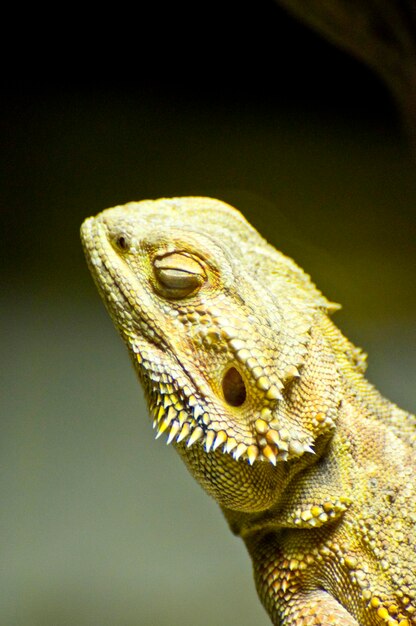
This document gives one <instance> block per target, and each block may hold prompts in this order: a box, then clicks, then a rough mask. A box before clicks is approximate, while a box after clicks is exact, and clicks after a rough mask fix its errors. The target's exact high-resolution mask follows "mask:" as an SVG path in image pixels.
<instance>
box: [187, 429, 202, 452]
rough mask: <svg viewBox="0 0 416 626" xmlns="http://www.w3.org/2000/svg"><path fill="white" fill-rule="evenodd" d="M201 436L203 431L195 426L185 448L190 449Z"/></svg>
mask: <svg viewBox="0 0 416 626" xmlns="http://www.w3.org/2000/svg"><path fill="white" fill-rule="evenodd" d="M203 435H204V431H203V430H202V428H200V427H199V426H197V427H196V428H195V430H194V431H193V433H192V435H191V436H190V437H189V440H188V446H187V447H188V448H190V447H191V446H192V445H193V444H194V443H195V442H197V441H198V439H201V437H203Z"/></svg>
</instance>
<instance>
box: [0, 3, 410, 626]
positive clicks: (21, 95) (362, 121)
mask: <svg viewBox="0 0 416 626" xmlns="http://www.w3.org/2000/svg"><path fill="white" fill-rule="evenodd" d="M214 8H216V10H219V8H220V4H217V5H215V3H214ZM253 11H254V13H253V14H252V13H251V12H249V11H247V12H246V13H244V15H243V16H242V18H241V19H242V22H241V25H239V26H238V27H237V26H236V22H235V15H234V14H233V15H231V17H230V16H227V17H225V16H224V15H222V16H221V19H220V18H219V16H218V15H217V14H214V15H211V16H209V15H207V16H206V24H205V26H203V23H201V22H198V29H196V31H194V32H192V33H191V34H189V32H188V30H187V28H185V27H184V26H180V23H181V18H182V17H183V15H182V14H179V16H178V15H176V14H174V13H172V15H170V16H165V19H166V20H167V21H169V19H170V18H171V19H172V24H173V26H174V27H175V28H174V36H171V37H170V38H168V39H166V38H165V39H163V38H162V41H163V42H164V43H163V46H162V53H163V54H164V55H165V57H164V61H163V64H162V65H163V72H162V73H160V71H159V70H160V67H159V66H157V64H156V62H155V61H154V59H153V53H152V51H150V52H149V49H148V48H147V51H144V49H137V48H135V46H133V45H132V44H131V43H130V45H129V46H128V48H127V49H125V48H123V47H122V45H121V44H122V43H123V41H124V40H125V39H124V38H125V37H127V36H128V35H129V34H130V31H129V30H128V31H127V34H126V35H123V37H121V36H120V35H118V37H115V38H114V39H111V38H110V39H109V41H110V43H109V44H108V46H107V47H100V45H98V44H100V43H101V40H99V38H98V35H97V34H96V31H94V32H95V37H94V38H93V40H92V41H90V39H89V32H91V31H89V30H88V28H87V27H85V30H83V29H82V28H81V26H79V24H78V22H76V24H78V30H75V39H73V40H72V45H71V51H72V52H71V54H69V53H68V57H66V56H65V55H64V54H63V49H64V48H65V42H64V43H62V46H61V47H59V46H58V48H56V44H57V42H58V40H59V37H58V36H57V35H55V39H53V41H52V44H51V45H50V46H49V47H48V49H47V50H46V51H45V54H44V56H43V55H42V51H39V49H37V48H36V47H34V48H33V49H30V47H28V49H27V58H26V61H25V63H26V65H25V67H24V68H23V70H24V71H23V70H22V71H20V72H17V73H15V72H11V74H10V76H9V82H8V83H7V84H6V85H5V89H4V94H3V95H4V97H3V99H2V103H1V131H2V146H3V148H4V155H3V159H2V162H3V168H2V196H3V197H2V200H1V214H2V218H4V226H3V229H2V235H3V236H2V239H3V241H2V251H3V255H2V256H3V271H2V290H1V296H0V297H1V316H2V320H1V332H2V400H1V423H0V426H1V440H0V441H1V472H0V489H1V511H0V537H1V552H2V555H1V567H0V578H1V580H0V589H1V591H0V615H1V618H0V622H1V624H5V626H137V625H140V626H141V625H156V626H159V625H160V626H167V625H170V626H171V625H172V624H178V625H181V626H187V625H189V626H190V625H191V624H192V625H193V626H196V625H198V626H204V625H213V624H227V625H229V626H231V625H232V624H236V625H237V624H238V626H253V624H256V625H258V626H260V625H263V624H264V625H266V624H268V623H269V620H268V618H267V616H266V614H265V612H264V610H263V609H262V607H261V605H260V604H259V602H258V600H257V597H256V593H255V590H254V585H253V583H252V577H251V566H250V562H249V559H248V556H247V555H246V553H245V550H244V546H243V544H242V542H241V541H240V540H238V539H237V538H234V537H233V536H232V535H231V534H230V533H229V531H228V529H227V527H226V524H225V522H224V520H223V518H222V515H221V513H220V511H219V510H218V509H217V506H216V504H215V503H214V502H213V501H211V500H210V499H209V498H208V497H207V496H205V494H204V493H203V492H202V491H201V490H200V488H199V487H198V486H197V485H196V484H195V483H194V482H193V480H192V478H191V477H190V476H189V475H188V474H187V472H186V470H185V468H184V467H183V466H182V464H181V462H180V460H179V458H177V457H176V455H175V452H174V450H173V449H172V448H171V447H166V446H165V444H164V441H163V439H159V440H158V441H156V442H155V441H154V440H153V431H152V429H151V426H150V422H149V420H148V418H147V412H146V408H145V406H144V403H143V398H142V394H141V390H140V388H139V386H138V384H137V382H136V380H135V376H134V373H133V370H132V368H131V365H130V362H129V360H128V356H127V352H126V350H125V348H124V347H123V345H122V344H121V342H120V340H119V338H118V336H117V334H116V333H115V331H114V330H113V328H112V325H111V322H110V320H109V318H108V317H107V314H106V312H105V310H104V308H103V306H102V305H101V302H100V301H99V298H98V295H97V294H96V292H95V289H94V286H93V283H92V280H91V279H90V277H89V275H88V271H87V268H86V265H85V262H84V259H83V257H82V251H81V247H80V243H79V234H78V232H79V226H80V223H81V221H82V220H83V219H84V218H85V217H87V216H89V215H91V214H94V213H96V212H98V211H100V210H102V209H104V208H106V207H108V206H112V205H114V204H119V203H124V202H127V201H129V200H133V199H135V200H139V199H143V198H148V197H150V198H156V197H160V196H171V195H190V194H193V195H196V194H197V195H211V196H216V197H219V198H222V199H224V200H226V201H228V202H230V203H232V204H234V205H235V206H237V207H238V208H240V210H242V211H243V212H244V214H245V215H246V217H247V218H248V219H249V221H250V222H252V223H253V224H254V225H255V226H256V227H257V228H258V229H259V230H260V232H261V233H262V234H263V235H264V236H266V237H267V239H268V240H269V241H270V242H271V243H273V244H274V245H276V246H277V247H279V248H280V249H282V250H283V251H284V252H286V253H287V254H289V255H291V256H293V257H294V258H295V259H296V260H297V261H298V262H299V263H300V264H301V265H302V266H303V267H304V268H305V269H306V270H307V271H308V272H309V273H310V274H311V275H312V276H313V278H314V280H315V281H316V282H317V284H318V286H319V287H320V288H321V289H322V290H323V291H324V293H325V294H326V295H327V296H328V297H330V298H331V299H333V300H335V301H339V302H341V303H342V304H343V305H344V308H343V310H342V311H341V312H340V313H338V314H337V317H336V319H337V321H338V322H339V324H340V326H341V328H342V329H343V330H344V331H345V332H346V334H347V335H348V336H349V337H350V338H351V339H352V340H354V341H355V342H356V343H357V344H358V345H361V346H362V347H364V348H365V349H366V350H367V351H368V352H369V353H370V359H369V363H370V366H369V377H370V379H371V380H372V381H373V382H374V383H376V384H377V385H378V386H379V387H380V389H381V390H382V391H383V393H384V394H385V395H387V396H388V397H390V398H391V399H393V400H394V401H396V402H398V403H399V404H400V405H402V406H404V407H405V408H407V409H409V410H412V409H414V408H415V406H416V386H415V371H416V362H415V350H414V346H415V339H416V332H415V318H416V313H415V311H416V290H415V281H416V263H415V252H416V249H415V235H416V229H415V201H416V183H415V165H414V163H412V161H411V159H410V157H409V155H408V151H407V148H406V142H405V140H404V138H403V136H402V135H401V134H400V131H399V125H398V122H397V120H396V118H395V113H394V107H393V105H392V103H391V100H390V98H389V95H388V94H387V92H386V91H385V90H384V88H383V86H382V85H380V84H379V83H378V81H377V79H376V78H375V77H374V76H372V75H371V73H370V72H368V71H367V70H366V69H365V68H362V67H360V66H359V65H358V64H356V63H355V62H354V61H353V60H350V59H348V57H345V56H344V55H343V54H342V53H340V52H338V51H335V50H333V49H332V48H331V47H330V46H329V45H326V44H325V43H322V42H321V41H320V40H319V38H318V37H315V36H314V35H313V34H311V33H309V31H306V29H303V27H302V26H300V25H297V24H296V23H295V22H294V21H292V20H291V19H289V18H288V17H287V16H286V15H285V14H283V13H281V12H280V10H278V9H276V8H275V7H274V6H273V7H272V5H271V3H268V2H260V3H257V4H256V8H255V9H253ZM116 15H117V24H116V27H115V32H119V31H118V30H117V26H119V25H122V26H123V28H128V22H129V19H128V15H127V16H123V15H120V14H119V13H117V14H116ZM237 15H238V14H237ZM110 17H112V16H109V18H108V21H109V22H110V21H111V20H110ZM150 17H151V18H152V19H155V18H156V9H155V15H151V16H150ZM240 17H241V16H240ZM224 20H225V23H224ZM253 21H254V24H253ZM150 22H151V23H147V22H146V20H145V21H144V24H141V27H140V28H138V35H137V39H135V40H134V41H135V42H136V41H138V40H139V39H140V37H139V35H140V34H143V32H145V31H146V28H149V29H150V28H151V27H152V24H153V27H154V23H153V22H152V20H150ZM74 24H75V20H74ZM218 24H219V26H218ZM107 27H108V28H109V24H107ZM216 28H217V30H216ZM251 28H252V29H254V30H255V34H256V37H255V40H254V41H253V39H250V37H248V34H249V32H250V29H251ZM175 29H176V30H175ZM178 29H179V30H178ZM167 30H168V29H167ZM123 32H124V31H123ZM154 32H156V33H159V31H158V30H157V31H154ZM164 32H165V31H164ZM169 32H171V31H169ZM274 33H275V36H274ZM78 35H80V40H81V52H82V54H81V53H79V55H78V56H77V57H76V59H75V60H74V57H73V56H71V55H73V53H74V52H73V51H74V49H75V50H76V49H77V46H74V41H76V42H77V43H79V39H77V37H78ZM155 37H156V35H155V36H154V37H153V36H152V37H150V36H148V39H146V41H150V40H152V41H153V42H154V41H155ZM186 37H188V39H187V38H186ZM189 38H190V40H189ZM230 38H231V39H230ZM156 40H157V37H156ZM178 41H182V47H181V48H180V53H178V51H177V47H178ZM184 41H185V43H184ZM207 43H210V45H211V48H209V46H207ZM95 44H97V45H98V52H97V50H95V49H94V45H95ZM226 44H227V45H226ZM48 45H49V44H48ZM160 45H161V44H160V41H159V42H158V46H159V48H158V49H159V51H160ZM265 46H266V47H265ZM207 47H208V48H209V50H208V52H207ZM109 48H110V49H109ZM114 48H115V49H116V52H114ZM213 48H215V50H216V55H214V56H213V55H212V49H213ZM33 51H35V57H36V58H35V60H33V58H32V54H33V53H34V52H33ZM56 51H58V57H59V62H60V66H59V67H60V70H59V72H60V73H59V76H58V77H57V76H56V75H55V72H54V71H52V70H51V69H50V70H49V71H46V70H45V63H44V62H43V61H45V59H47V58H50V57H53V56H54V54H55V52H56ZM144 52H146V54H144ZM295 53H296V54H295ZM36 55H37V56H36ZM191 57H192V58H193V59H194V60H196V63H197V67H198V70H197V71H196V70H195V69H193V68H192V67H188V66H187V65H186V63H187V62H188V60H189V58H191ZM114 59H116V61H115V60H114ZM38 61H42V62H39V63H38ZM110 61H111V63H110ZM39 68H41V70H42V71H40V70H39ZM123 68H124V72H123V71H122V69H123ZM39 72H40V73H39Z"/></svg>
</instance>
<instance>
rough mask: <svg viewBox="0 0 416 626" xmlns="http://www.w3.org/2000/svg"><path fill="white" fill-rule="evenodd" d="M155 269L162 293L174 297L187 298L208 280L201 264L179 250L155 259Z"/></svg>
mask: <svg viewBox="0 0 416 626" xmlns="http://www.w3.org/2000/svg"><path fill="white" fill-rule="evenodd" d="M153 269H154V273H155V276H156V279H157V281H158V283H159V286H160V288H161V291H162V293H164V295H168V296H170V297H173V298H185V297H186V296H188V295H190V294H191V293H193V292H194V291H196V290H197V289H199V288H200V287H201V286H202V284H203V282H204V281H205V280H206V274H205V271H204V268H203V267H202V266H201V264H200V263H198V261H196V260H195V259H193V258H191V257H189V256H186V255H185V254H180V253H178V252H174V253H172V254H167V255H166V256H164V257H160V258H157V259H155V261H154V264H153Z"/></svg>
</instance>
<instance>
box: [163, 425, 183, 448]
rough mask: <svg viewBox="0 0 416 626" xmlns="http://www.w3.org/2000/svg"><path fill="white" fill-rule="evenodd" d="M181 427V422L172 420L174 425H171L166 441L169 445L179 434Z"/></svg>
mask: <svg viewBox="0 0 416 626" xmlns="http://www.w3.org/2000/svg"><path fill="white" fill-rule="evenodd" d="M179 428H180V426H179V422H177V421H176V420H175V421H174V422H172V426H171V427H170V431H169V436H168V440H167V442H166V443H167V444H168V445H169V444H170V443H171V442H172V440H173V439H174V438H175V437H176V435H177V434H178V432H179Z"/></svg>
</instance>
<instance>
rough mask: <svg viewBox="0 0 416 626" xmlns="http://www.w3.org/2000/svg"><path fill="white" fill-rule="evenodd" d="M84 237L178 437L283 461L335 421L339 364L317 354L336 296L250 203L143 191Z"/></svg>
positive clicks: (160, 415) (164, 428) (138, 362)
mask: <svg viewBox="0 0 416 626" xmlns="http://www.w3.org/2000/svg"><path fill="white" fill-rule="evenodd" d="M82 241H83V245H84V249H85V252H86V256H87V260H88V263H89V266H90V269H91V272H92V274H93V277H94V280H95V282H96V284H97V287H98V289H99V291H100V294H101V296H102V298H103V300H104V302H105V304H106V306H107V308H108V311H109V313H110V315H111V317H112V318H113V321H114V323H115V326H116V327H117V329H118V331H119V333H120V334H121V336H122V338H123V339H124V341H125V342H126V344H127V346H128V348H129V350H130V353H131V355H132V358H133V361H134V364H135V367H136V369H137V371H138V374H139V377H140V380H141V382H142V385H143V387H144V390H145V394H146V397H147V401H148V405H149V409H150V413H151V415H152V418H153V423H154V426H155V428H156V429H157V433H158V434H161V433H163V432H166V433H167V436H168V442H171V441H173V442H177V443H180V442H183V444H186V445H187V446H192V445H193V444H195V443H196V442H199V445H202V446H204V448H205V450H206V451H207V452H210V451H211V450H216V449H220V450H222V451H223V452H224V453H226V454H231V455H232V456H233V457H234V459H240V458H241V459H244V460H248V462H249V463H251V464H253V463H254V462H255V461H256V460H258V461H268V462H271V463H272V464H276V463H277V462H278V461H286V460H288V459H289V460H290V459H292V458H297V457H300V456H302V455H303V454H304V453H305V452H312V447H313V445H314V443H315V441H316V439H317V437H318V436H319V435H321V434H323V433H325V432H327V431H328V430H329V429H331V428H332V427H333V423H334V422H333V418H334V412H335V410H336V407H335V406H334V391H333V389H330V383H329V381H331V380H333V372H332V371H331V368H332V367H333V363H332V362H330V360H328V359H327V358H326V357H325V358H322V359H321V366H320V367H321V369H320V370H319V371H316V363H317V360H316V359H314V360H313V361H312V360H308V354H309V353H310V346H311V345H312V344H313V349H314V350H315V353H317V354H318V357H319V351H320V350H321V352H322V354H324V353H325V354H326V352H325V346H323V345H320V338H319V337H318V338H316V337H314V327H315V326H316V324H315V323H314V320H315V319H316V316H319V315H321V316H324V315H325V314H326V313H327V312H328V311H329V310H330V309H331V306H332V305H331V303H329V302H328V301H327V300H326V299H325V298H324V297H323V296H322V294H321V293H320V292H319V291H318V290H317V289H316V287H315V286H314V285H313V284H312V282H311V281H310V279H309V277H308V276H307V275H306V274H305V273H304V272H303V271H302V270H301V269H300V268H299V267H298V266H297V265H296V264H295V263H294V262H293V261H292V260H291V259H289V258H288V257H286V256H284V255H283V254H281V253H280V252H277V251H276V250H275V249H274V248H272V247H271V246H269V245H268V244H267V243H266V242H265V240H264V239H262V238H261V236H260V235H259V234H258V233H257V231H256V230H255V229H254V228H253V227H251V226H250V224H249V223H248V222H247V221H246V220H245V219H244V218H243V216H242V215H241V214H240V213H239V212H238V211H237V210H236V209H233V208H232V207H230V206H228V205H226V204H224V203H223V202H220V201H218V200H213V199H210V198H192V197H189V198H174V199H161V200H156V201H143V202H138V203H135V202H132V203H129V204H126V205H124V206H118V207H114V208H112V209H107V210H106V211H103V212H102V213H100V214H99V215H98V216H96V217H92V218H89V219H87V220H86V221H85V222H84V224H83V226H82ZM318 362H319V358H318Z"/></svg>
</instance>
